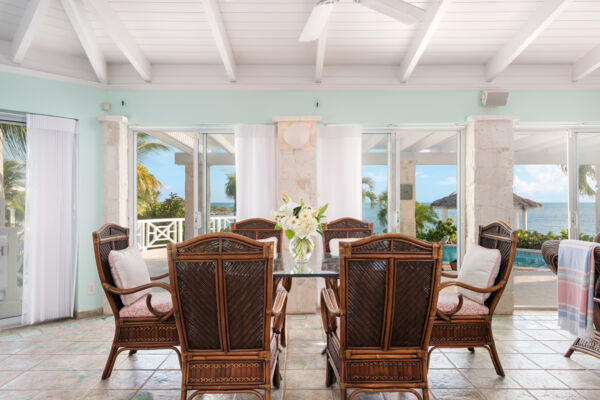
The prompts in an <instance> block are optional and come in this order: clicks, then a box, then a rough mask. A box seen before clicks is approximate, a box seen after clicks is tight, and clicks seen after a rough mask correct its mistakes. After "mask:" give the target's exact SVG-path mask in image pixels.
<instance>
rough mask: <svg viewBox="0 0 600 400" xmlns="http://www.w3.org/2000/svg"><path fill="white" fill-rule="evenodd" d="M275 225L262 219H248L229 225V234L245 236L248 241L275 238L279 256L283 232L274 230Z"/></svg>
mask: <svg viewBox="0 0 600 400" xmlns="http://www.w3.org/2000/svg"><path fill="white" fill-rule="evenodd" d="M276 225H277V223H276V222H274V221H269V220H268V219H263V218H250V219H245V220H243V221H238V222H234V223H232V224H231V232H233V233H237V234H238V235H242V236H246V237H248V238H250V239H254V240H258V239H267V238H270V237H275V238H277V253H279V254H281V249H282V248H283V247H282V246H283V231H282V230H281V229H275V226H276Z"/></svg>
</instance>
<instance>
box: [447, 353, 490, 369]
mask: <svg viewBox="0 0 600 400" xmlns="http://www.w3.org/2000/svg"><path fill="white" fill-rule="evenodd" d="M446 357H448V359H449V360H450V361H451V362H452V364H454V366H455V367H456V368H494V364H493V363H492V360H491V358H490V354H489V353H488V352H487V350H485V349H483V348H480V349H476V350H475V352H473V353H471V352H469V351H466V352H464V353H448V354H446Z"/></svg>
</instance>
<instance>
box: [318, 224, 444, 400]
mask: <svg viewBox="0 0 600 400" xmlns="http://www.w3.org/2000/svg"><path fill="white" fill-rule="evenodd" d="M441 269H442V246H441V244H439V243H429V242H425V241H422V240H419V239H415V238H413V237H410V236H406V235H402V234H394V233H388V234H384V235H377V236H371V237H369V238H365V239H362V240H359V241H356V242H346V243H340V283H341V284H340V293H339V298H340V302H339V305H338V302H337V296H336V294H335V293H334V292H333V290H332V289H331V288H325V289H323V290H322V291H321V316H322V319H323V326H324V328H325V332H326V334H327V346H326V352H325V353H326V359H327V372H326V384H327V386H330V385H332V384H333V383H334V382H335V381H336V380H337V381H338V382H339V384H340V392H341V396H340V398H341V400H346V392H347V389H349V388H357V390H355V391H354V392H353V393H352V394H351V395H350V400H352V399H353V398H354V397H355V396H356V395H357V394H358V393H361V392H410V393H413V394H414V395H415V396H417V398H419V399H423V398H424V399H429V391H428V384H427V357H428V353H427V348H428V346H429V335H430V333H431V327H432V325H433V320H434V318H435V310H436V307H435V306H436V302H437V295H438V291H437V288H438V284H439V280H440V272H441ZM418 388H420V389H422V391H423V396H421V394H419V392H417V391H416V390H415V389H418Z"/></svg>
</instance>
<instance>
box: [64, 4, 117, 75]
mask: <svg viewBox="0 0 600 400" xmlns="http://www.w3.org/2000/svg"><path fill="white" fill-rule="evenodd" d="M61 3H62V5H63V8H64V9H65V12H66V14H67V17H68V18H69V21H70V22H71V25H72V26H73V29H74V30H75V33H76V34H77V37H78V38H79V42H80V43H81V46H82V47H83V50H84V51H85V54H86V55H87V58H88V60H89V61H90V64H91V65H92V69H93V70H94V72H95V73H96V76H97V77H98V80H99V81H100V82H101V83H108V73H107V68H106V59H105V58H104V55H103V54H102V51H101V50H100V46H98V42H97V41H96V37H95V36H94V33H93V32H92V30H91V29H90V22H89V21H87V20H86V19H85V17H84V16H83V13H82V10H81V7H80V5H79V4H80V3H79V2H77V1H75V0H61Z"/></svg>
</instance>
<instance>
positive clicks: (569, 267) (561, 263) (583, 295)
mask: <svg viewBox="0 0 600 400" xmlns="http://www.w3.org/2000/svg"><path fill="white" fill-rule="evenodd" d="M598 245H600V244H598V243H592V242H583V241H579V240H563V241H561V242H560V246H559V248H558V323H559V325H560V327H561V328H562V329H565V330H567V331H569V332H571V333H572V334H574V335H577V336H578V337H580V338H589V337H591V336H592V334H593V331H594V308H593V307H594V248H595V247H596V246H598Z"/></svg>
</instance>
